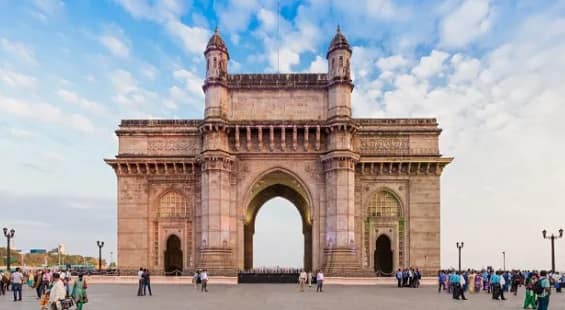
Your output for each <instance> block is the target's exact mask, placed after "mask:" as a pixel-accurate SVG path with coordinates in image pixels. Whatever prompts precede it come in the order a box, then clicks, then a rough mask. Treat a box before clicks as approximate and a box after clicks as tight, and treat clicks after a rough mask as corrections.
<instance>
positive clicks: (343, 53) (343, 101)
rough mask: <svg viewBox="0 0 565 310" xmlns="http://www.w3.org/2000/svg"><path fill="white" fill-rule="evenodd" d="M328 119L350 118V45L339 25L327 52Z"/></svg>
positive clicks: (351, 86) (351, 88)
mask: <svg viewBox="0 0 565 310" xmlns="http://www.w3.org/2000/svg"><path fill="white" fill-rule="evenodd" d="M326 58H327V60H328V80H329V83H330V87H329V89H328V95H329V97H328V100H329V102H328V119H332V118H338V119H349V118H351V91H352V90H353V84H352V83H351V47H350V46H349V43H348V42H347V39H346V38H345V36H344V35H343V33H341V30H340V28H339V26H338V27H337V32H336V34H335V36H334V38H333V40H332V42H331V43H330V46H329V48H328V53H327V54H326Z"/></svg>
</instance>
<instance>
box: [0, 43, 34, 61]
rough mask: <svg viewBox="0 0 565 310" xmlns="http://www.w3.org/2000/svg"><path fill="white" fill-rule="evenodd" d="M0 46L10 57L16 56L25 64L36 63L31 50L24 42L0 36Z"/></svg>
mask: <svg viewBox="0 0 565 310" xmlns="http://www.w3.org/2000/svg"><path fill="white" fill-rule="evenodd" d="M0 47H2V49H3V50H4V51H6V52H7V53H8V54H10V55H11V56H12V57H14V58H18V59H20V60H22V61H24V62H25V63H27V64H31V65H35V64H37V60H36V59H35V55H34V53H33V50H32V49H31V48H30V47H28V46H27V45H25V44H24V43H21V42H17V41H10V40H8V39H6V38H0Z"/></svg>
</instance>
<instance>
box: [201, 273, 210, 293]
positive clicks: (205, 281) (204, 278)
mask: <svg viewBox="0 0 565 310" xmlns="http://www.w3.org/2000/svg"><path fill="white" fill-rule="evenodd" d="M200 282H202V289H201V290H200V291H201V292H208V270H206V269H204V270H202V272H200Z"/></svg>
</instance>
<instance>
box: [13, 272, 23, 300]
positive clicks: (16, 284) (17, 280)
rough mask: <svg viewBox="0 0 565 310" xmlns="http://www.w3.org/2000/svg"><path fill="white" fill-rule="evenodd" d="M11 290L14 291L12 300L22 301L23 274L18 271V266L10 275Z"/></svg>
mask: <svg viewBox="0 0 565 310" xmlns="http://www.w3.org/2000/svg"><path fill="white" fill-rule="evenodd" d="M10 278H11V283H12V291H13V292H14V301H22V283H23V279H24V275H23V274H22V273H21V272H20V268H16V272H14V273H12V275H11V277H10Z"/></svg>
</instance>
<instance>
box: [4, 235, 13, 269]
mask: <svg viewBox="0 0 565 310" xmlns="http://www.w3.org/2000/svg"><path fill="white" fill-rule="evenodd" d="M15 233H16V230H15V229H13V228H12V229H10V230H8V228H6V227H4V236H5V237H6V240H7V242H8V244H7V246H6V270H8V271H10V240H12V238H14V234H15Z"/></svg>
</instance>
